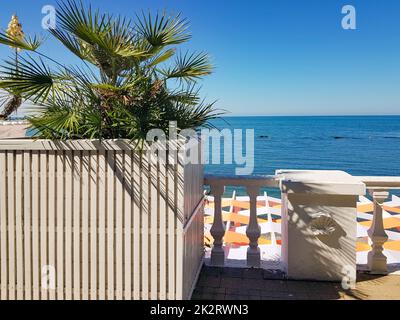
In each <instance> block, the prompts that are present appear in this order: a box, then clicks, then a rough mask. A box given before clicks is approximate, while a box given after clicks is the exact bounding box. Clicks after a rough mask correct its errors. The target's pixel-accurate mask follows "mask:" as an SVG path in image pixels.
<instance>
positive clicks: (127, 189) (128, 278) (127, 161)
mask: <svg viewBox="0 0 400 320" xmlns="http://www.w3.org/2000/svg"><path fill="white" fill-rule="evenodd" d="M123 167H124V169H125V175H124V218H125V219H124V259H125V261H124V299H125V300H131V299H132V195H133V190H132V152H131V151H126V152H125V155H124V162H123Z"/></svg>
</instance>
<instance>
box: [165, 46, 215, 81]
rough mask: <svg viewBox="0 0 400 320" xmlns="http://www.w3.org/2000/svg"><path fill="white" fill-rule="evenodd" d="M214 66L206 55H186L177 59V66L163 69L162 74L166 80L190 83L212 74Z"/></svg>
mask: <svg viewBox="0 0 400 320" xmlns="http://www.w3.org/2000/svg"><path fill="white" fill-rule="evenodd" d="M212 70H213V66H212V64H211V63H210V58H209V56H208V54H206V53H197V54H196V53H192V54H189V53H186V54H184V55H179V56H178V57H177V58H176V61H175V66H174V67H170V68H167V69H161V70H160V73H161V74H162V75H164V76H165V78H166V79H173V78H175V79H178V80H180V81H186V82H188V83H190V82H193V81H195V80H197V79H199V78H201V77H203V76H207V75H210V74H211V73H212Z"/></svg>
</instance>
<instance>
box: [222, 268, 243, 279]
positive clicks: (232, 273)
mask: <svg viewBox="0 0 400 320" xmlns="http://www.w3.org/2000/svg"><path fill="white" fill-rule="evenodd" d="M221 277H223V278H227V277H228V278H243V269H237V268H226V269H225V270H223V271H222V273H221Z"/></svg>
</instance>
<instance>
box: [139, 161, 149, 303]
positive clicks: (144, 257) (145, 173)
mask: <svg viewBox="0 0 400 320" xmlns="http://www.w3.org/2000/svg"><path fill="white" fill-rule="evenodd" d="M141 161H142V164H141V170H140V173H141V201H140V204H141V210H140V211H141V212H140V216H141V243H142V248H141V257H140V259H141V273H140V275H141V277H142V296H141V299H142V300H149V289H150V287H149V273H150V272H149V269H150V264H149V214H150V212H149V206H150V204H149V200H150V199H149V197H150V194H149V190H150V175H149V170H150V164H149V161H148V158H147V156H145V155H143V156H142V158H141Z"/></svg>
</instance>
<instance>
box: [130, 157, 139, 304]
mask: <svg viewBox="0 0 400 320" xmlns="http://www.w3.org/2000/svg"><path fill="white" fill-rule="evenodd" d="M132 157H133V160H132V170H133V176H132V183H131V184H132V189H133V196H132V207H133V299H135V300H139V299H140V298H141V292H140V275H141V273H140V272H141V264H140V249H141V248H140V246H141V243H140V238H141V205H140V199H141V191H140V188H141V182H140V181H141V179H140V156H139V155H138V154H137V153H135V152H134V153H133V156H132Z"/></svg>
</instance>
